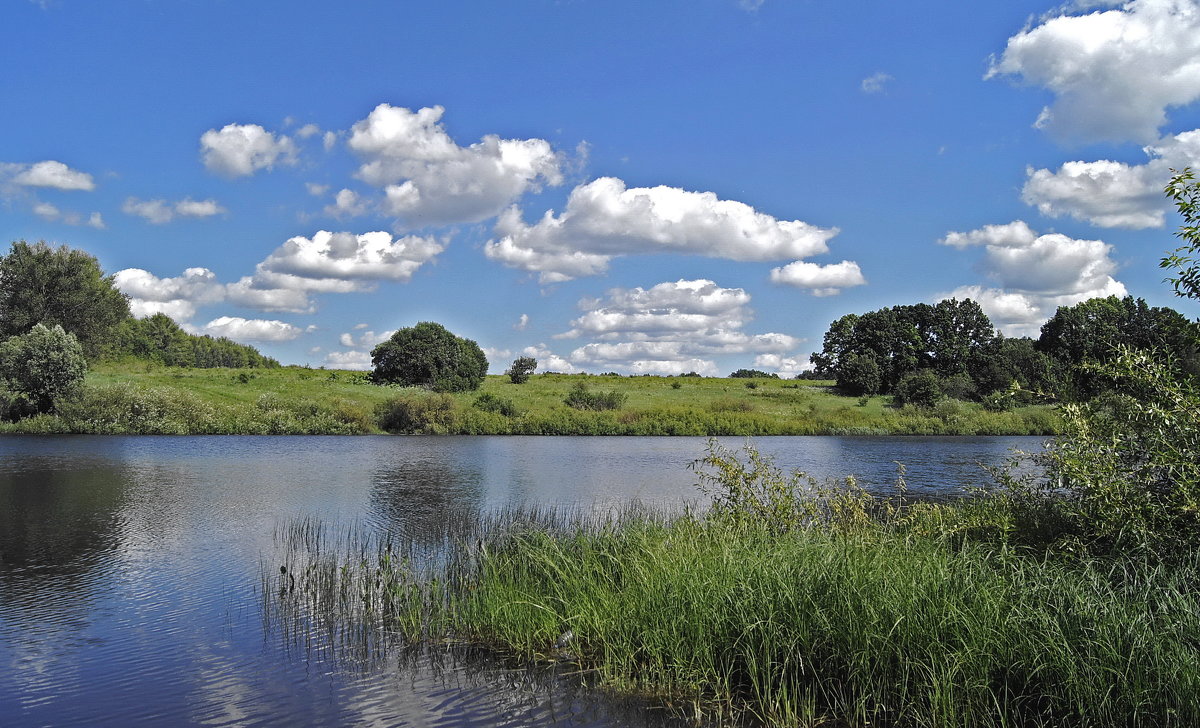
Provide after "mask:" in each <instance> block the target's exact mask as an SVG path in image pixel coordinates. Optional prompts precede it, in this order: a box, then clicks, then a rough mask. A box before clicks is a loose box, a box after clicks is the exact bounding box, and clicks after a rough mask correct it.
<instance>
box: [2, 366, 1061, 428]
mask: <svg viewBox="0 0 1200 728" xmlns="http://www.w3.org/2000/svg"><path fill="white" fill-rule="evenodd" d="M580 383H583V386H584V387H585V388H586V390H587V391H588V392H590V393H592V394H607V393H610V392H613V393H616V395H615V397H614V398H613V400H612V401H613V402H615V403H617V404H618V405H619V406H618V407H617V408H615V409H608V410H586V409H577V408H573V407H570V406H568V405H567V404H565V403H564V400H565V399H566V398H567V397H568V395H569V394H570V393H571V392H572V390H573V389H574V388H576V387H578V386H579V385H580ZM830 384H831V383H829V382H806V381H787V380H777V379H758V380H745V379H724V378H704V377H615V376H589V375H559V374H540V375H534V376H533V377H531V378H530V380H529V381H528V382H526V383H524V384H520V385H517V384H512V383H511V382H510V381H509V380H508V378H507V377H504V376H489V377H488V378H487V380H486V381H485V382H484V384H483V386H482V387H481V389H480V390H479V391H477V392H469V393H460V394H453V395H450V394H435V393H431V392H426V391H424V390H421V389H416V388H404V389H401V388H394V387H380V386H376V385H373V384H370V383H368V382H367V381H366V378H365V375H364V374H363V373H361V372H350V371H334V370H317V369H307V368H301V367H284V368H280V369H243V370H236V369H188V368H177V367H163V366H158V365H151V364H146V363H140V362H134V363H124V364H104V365H101V366H99V367H97V368H96V369H95V370H94V371H92V372H90V373H89V374H88V379H87V385H86V387H85V389H84V391H83V392H82V394H80V395H78V396H76V397H73V398H72V399H70V400H68V401H65V402H61V403H59V407H58V411H57V413H56V414H54V415H41V416H38V417H34V418H30V419H28V420H24V421H21V422H17V423H6V424H3V425H0V432H74V433H97V434H105V433H112V434H121V433H130V434H367V433H379V432H401V433H421V434H479V435H482V434H514V435H734V436H739V435H821V434H881V435H890V434H899V435H916V434H950V435H1038V434H1054V433H1056V432H1057V431H1058V428H1059V426H1060V421H1059V418H1058V416H1057V414H1056V413H1055V411H1054V410H1053V409H1052V408H1049V407H1045V406H1033V407H1021V408H1017V409H1014V410H1012V411H1007V412H991V411H987V410H985V409H984V408H983V407H981V406H980V405H978V404H975V403H967V402H960V401H957V400H944V401H943V402H941V403H939V404H938V405H936V406H935V407H932V408H917V407H911V406H910V407H903V408H896V407H893V406H892V405H891V397H882V396H880V397H869V398H857V397H843V396H839V395H838V394H836V393H835V392H834V391H833V389H832V387H831V386H830Z"/></svg>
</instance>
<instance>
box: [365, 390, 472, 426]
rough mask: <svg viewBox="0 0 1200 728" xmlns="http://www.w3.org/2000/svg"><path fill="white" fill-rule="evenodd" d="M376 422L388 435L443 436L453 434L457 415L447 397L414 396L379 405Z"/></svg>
mask: <svg viewBox="0 0 1200 728" xmlns="http://www.w3.org/2000/svg"><path fill="white" fill-rule="evenodd" d="M375 422H376V424H378V425H379V428H380V429H381V430H383V431H385V432H398V433H426V434H431V435H440V434H446V433H450V432H454V426H455V425H456V423H457V422H458V415H457V411H456V408H455V405H454V398H453V397H451V396H450V395H448V394H445V393H436V394H427V395H423V394H417V393H413V394H406V395H401V396H399V397H396V398H394V399H391V400H388V401H387V402H381V403H379V404H378V405H376V407H375Z"/></svg>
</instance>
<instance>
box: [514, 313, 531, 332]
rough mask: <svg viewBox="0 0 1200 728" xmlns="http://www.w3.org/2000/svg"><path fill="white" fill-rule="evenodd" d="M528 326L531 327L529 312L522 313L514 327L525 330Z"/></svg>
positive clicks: (517, 329)
mask: <svg viewBox="0 0 1200 728" xmlns="http://www.w3.org/2000/svg"><path fill="white" fill-rule="evenodd" d="M528 327H529V314H527V313H523V314H521V318H519V319H517V322H516V323H515V324H513V329H515V330H516V331H524V330H525V329H526V328H528Z"/></svg>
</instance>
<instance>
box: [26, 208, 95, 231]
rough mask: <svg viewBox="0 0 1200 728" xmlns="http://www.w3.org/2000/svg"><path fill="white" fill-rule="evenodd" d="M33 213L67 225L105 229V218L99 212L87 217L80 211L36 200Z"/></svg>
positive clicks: (49, 220) (48, 220) (44, 218)
mask: <svg viewBox="0 0 1200 728" xmlns="http://www.w3.org/2000/svg"><path fill="white" fill-rule="evenodd" d="M33 214H35V215H37V216H38V217H40V218H42V219H43V220H46V221H47V222H61V223H65V224H67V225H86V226H88V227H93V228H96V229H97V230H103V229H104V227H105V226H104V218H103V217H102V216H101V215H100V213H98V212H93V213H92V214H90V215H88V216H87V217H86V218H85V217H84V216H83V215H82V214H81V213H78V212H71V211H63V210H60V209H58V207H56V206H55V205H52V204H50V203H49V202H36V201H35V202H34V204H33Z"/></svg>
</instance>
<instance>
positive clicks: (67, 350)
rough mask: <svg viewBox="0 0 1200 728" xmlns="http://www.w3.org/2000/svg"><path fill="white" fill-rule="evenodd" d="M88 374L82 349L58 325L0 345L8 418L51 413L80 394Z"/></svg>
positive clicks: (36, 329) (0, 373)
mask: <svg viewBox="0 0 1200 728" xmlns="http://www.w3.org/2000/svg"><path fill="white" fill-rule="evenodd" d="M86 373H87V360H86V359H85V358H84V355H83V347H81V346H80V345H79V341H78V340H77V339H76V338H75V335H74V334H71V333H68V332H66V331H64V330H63V327H62V326H59V325H58V324H55V325H54V327H53V328H47V327H46V326H44V325H42V324H37V325H35V326H34V327H33V328H32V329H30V330H29V331H28V332H27V333H24V334H21V335H19V336H13V337H10V338H9V339H8V340H7V341H5V342H3V343H2V344H0V380H2V382H3V387H2V389H3V391H4V393H5V394H4V396H3V399H4V400H5V401H3V402H0V404H2V405H4V406H5V409H6V412H5V415H6V416H9V417H20V416H24V415H30V414H36V413H39V412H50V411H52V410H53V409H54V407H55V403H56V402H58V401H59V400H61V399H63V398H64V397H68V396H70V395H71V394H73V393H75V392H76V391H78V390H79V387H80V386H81V385H82V384H83V378H84V375H85V374H86Z"/></svg>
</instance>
